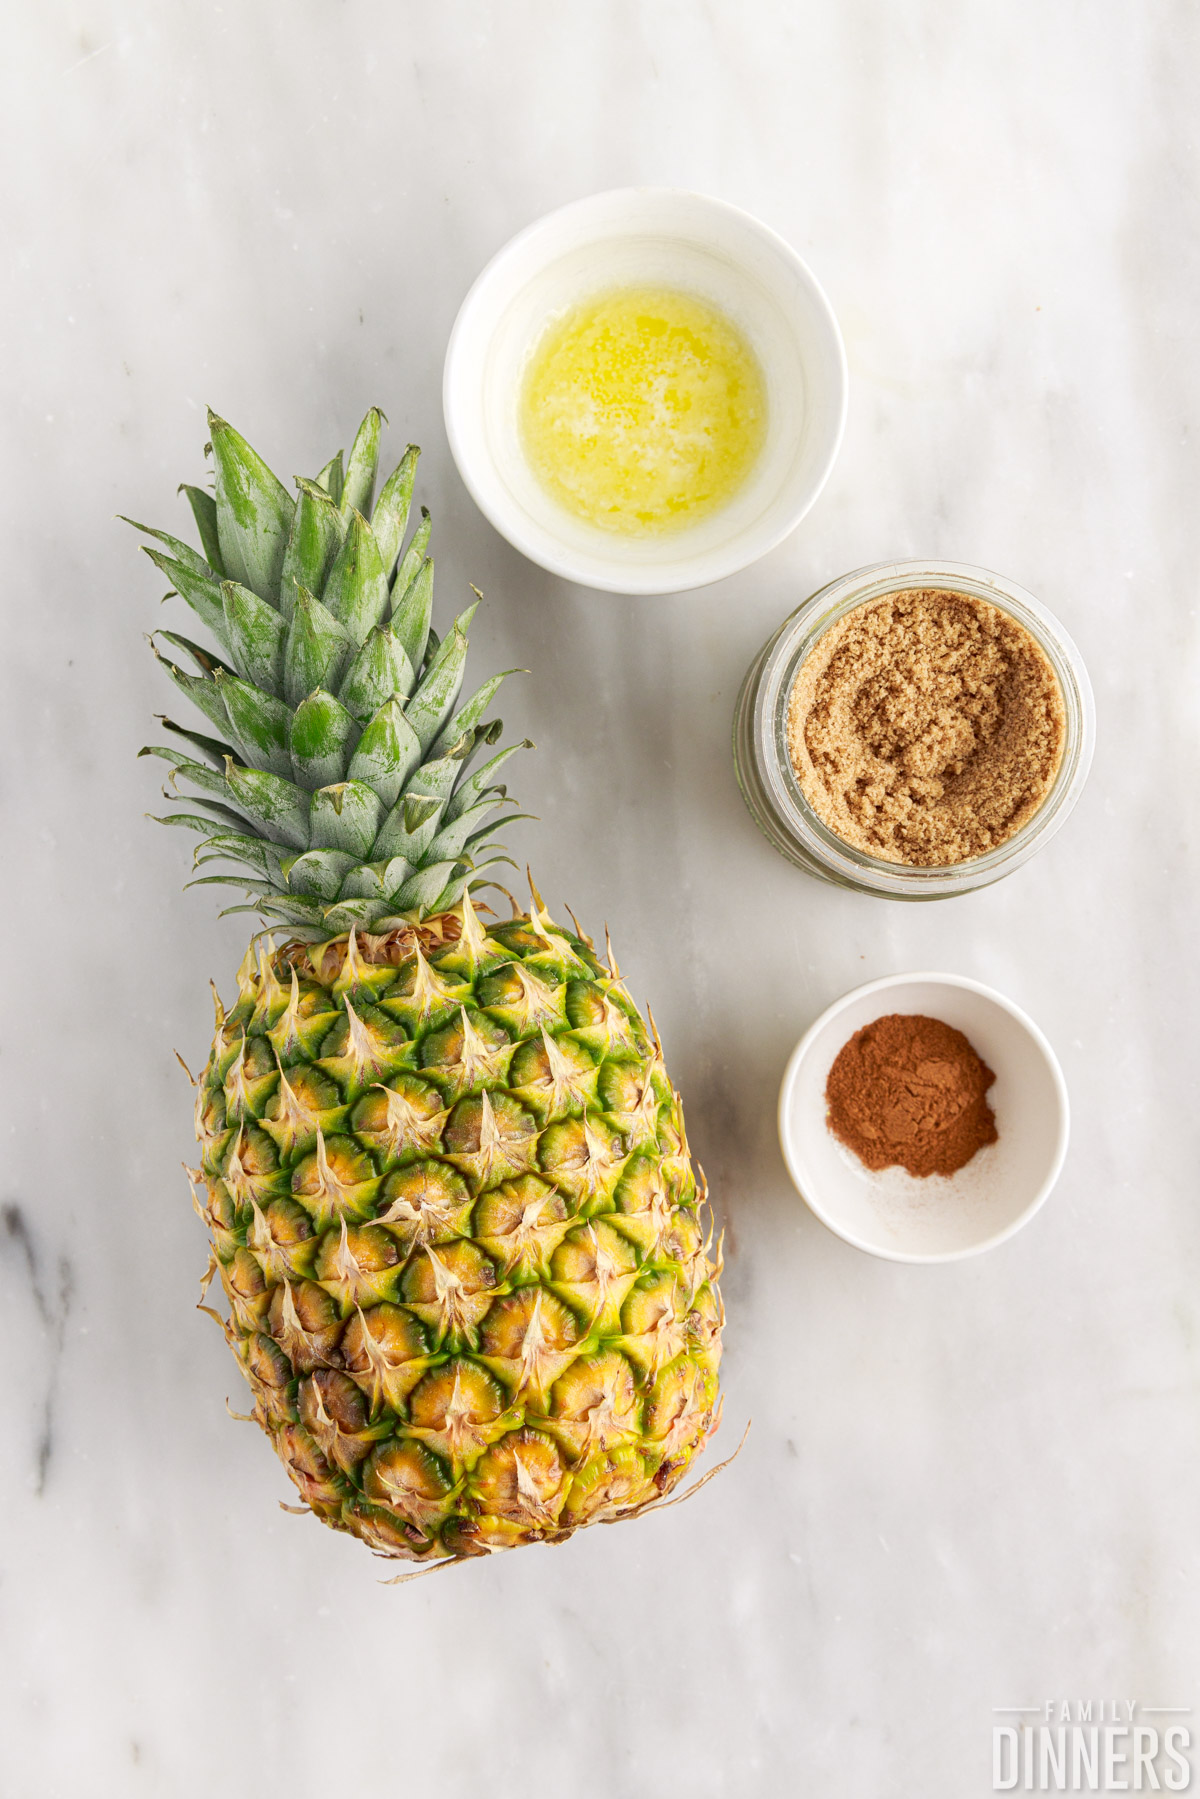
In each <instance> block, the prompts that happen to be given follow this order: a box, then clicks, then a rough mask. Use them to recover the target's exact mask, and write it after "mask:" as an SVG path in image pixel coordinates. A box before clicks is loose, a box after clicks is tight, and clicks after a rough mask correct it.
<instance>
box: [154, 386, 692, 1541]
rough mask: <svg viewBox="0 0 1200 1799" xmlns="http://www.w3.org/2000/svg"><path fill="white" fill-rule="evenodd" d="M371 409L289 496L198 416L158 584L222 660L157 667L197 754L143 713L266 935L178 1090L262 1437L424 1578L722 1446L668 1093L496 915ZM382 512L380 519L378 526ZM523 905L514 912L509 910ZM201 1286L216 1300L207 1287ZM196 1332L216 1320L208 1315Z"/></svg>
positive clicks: (463, 762) (580, 1516) (528, 920)
mask: <svg viewBox="0 0 1200 1799" xmlns="http://www.w3.org/2000/svg"><path fill="white" fill-rule="evenodd" d="M381 422H382V415H381V414H380V413H379V412H378V411H377V410H372V411H371V412H369V413H368V414H367V416H366V418H365V419H364V421H363V423H362V426H361V427H360V429H359V432H358V435H357V437H356V439H355V442H354V447H353V449H352V450H351V453H350V456H349V459H348V461H347V463H346V465H345V469H344V472H343V464H342V457H341V455H340V453H339V455H338V456H336V457H335V458H334V459H333V460H332V461H331V462H330V463H329V464H327V466H326V467H325V469H323V470H322V472H321V474H320V475H319V476H318V477H317V478H316V480H315V481H309V480H305V479H303V478H298V479H297V481H296V487H297V499H296V500H295V502H293V501H292V499H291V498H290V496H289V495H288V494H287V492H286V491H285V489H284V488H283V486H282V485H281V483H280V482H279V481H278V480H277V479H276V478H275V476H274V475H273V474H272V473H271V472H270V470H269V469H268V468H267V467H266V465H265V463H264V462H263V461H262V460H261V458H259V457H258V456H257V455H256V454H255V452H254V451H253V450H252V449H251V448H250V446H249V445H248V444H247V443H246V442H245V440H244V439H243V438H241V437H240V436H239V435H238V433H237V432H236V431H234V430H233V429H232V428H231V427H230V426H229V425H227V424H226V423H225V422H224V421H223V420H221V419H219V418H216V417H215V416H213V415H211V414H210V426H211V431H212V444H211V449H212V455H213V462H214V468H215V477H216V478H215V495H214V494H210V493H208V492H207V491H206V490H204V489H202V488H197V487H187V488H186V491H187V494H188V497H189V500H190V502H191V505H192V509H193V512H194V515H195V519H196V524H197V526H198V529H199V534H200V539H201V544H202V549H203V553H202V554H201V553H198V552H197V551H196V550H194V549H192V548H190V547H189V546H188V545H186V544H184V543H182V542H180V541H178V540H177V539H175V538H173V537H171V536H169V535H168V534H167V533H165V532H161V531H151V530H150V529H149V527H146V526H139V527H138V529H139V530H142V531H144V532H146V534H147V535H149V536H151V537H153V538H155V539H156V540H157V541H158V543H160V544H162V545H164V546H165V553H164V551H162V550H158V549H149V550H148V554H149V555H150V556H151V557H152V559H153V560H154V561H155V562H156V564H157V565H158V567H159V568H160V569H161V570H162V571H163V572H164V573H165V574H166V575H167V576H168V578H169V579H170V581H171V582H172V586H173V589H174V591H176V592H178V593H179V594H181V595H182V596H183V598H184V599H185V600H186V601H187V602H188V604H189V605H190V606H191V607H192V609H193V611H195V612H196V613H197V614H198V616H199V617H200V619H201V620H202V621H203V623H204V624H205V625H206V627H207V628H208V630H209V631H210V633H211V634H212V635H213V636H214V637H215V638H216V639H217V642H218V643H219V645H220V653H219V654H216V653H214V652H213V651H211V650H209V649H205V648H203V647H201V646H199V645H197V644H194V643H192V642H191V641H190V640H188V639H187V638H184V637H180V636H177V635H176V634H174V633H172V632H163V633H161V637H162V638H163V640H164V641H165V642H166V643H167V644H168V645H169V646H170V649H171V651H179V652H182V653H183V654H184V655H186V657H187V658H188V659H189V660H190V661H191V663H192V664H193V666H194V668H195V670H196V672H195V673H194V674H192V673H187V672H185V671H184V670H182V669H181V668H180V667H179V666H178V665H177V663H176V662H175V661H173V660H172V659H171V658H170V656H169V655H162V652H156V653H159V654H160V655H162V659H163V661H164V663H165V666H166V668H167V672H168V674H169V675H170V677H171V679H172V680H173V681H174V682H175V684H176V686H177V687H179V688H180V689H181V690H182V692H183V693H184V694H185V695H186V696H187V698H188V699H189V700H191V701H192V702H193V703H194V705H196V706H197V707H198V708H199V710H200V711H201V712H202V713H203V714H204V715H205V718H206V719H207V720H208V721H209V723H210V724H212V725H214V726H215V727H216V729H217V730H218V731H219V732H220V733H221V736H220V738H219V739H214V738H212V737H209V736H208V735H206V734H202V733H200V732H196V731H192V730H188V729H185V728H183V727H181V726H179V725H176V724H173V723H172V722H171V721H170V720H167V719H164V720H163V724H164V726H165V728H166V729H167V730H168V731H170V732H171V733H172V734H173V735H174V736H176V737H177V738H179V739H181V740H182V742H183V743H184V744H185V745H187V746H190V747H191V748H194V749H195V750H196V751H198V752H199V756H200V758H202V759H200V760H197V759H196V758H195V757H192V756H189V755H188V754H186V753H181V752H180V751H177V750H175V749H172V748H166V747H155V748H152V749H150V750H148V751H145V752H143V753H144V754H152V755H158V756H162V757H164V758H165V759H166V760H167V761H168V762H170V763H171V765H172V771H173V775H172V779H173V781H174V779H176V778H182V779H183V780H185V781H187V782H188V783H189V785H190V786H192V787H193V788H195V789H197V790H198V793H199V796H200V797H199V798H197V799H196V800H194V802H193V803H194V805H195V806H196V807H197V808H199V810H198V811H189V812H181V813H174V814H171V815H170V816H169V817H168V818H167V819H165V820H164V821H163V822H165V823H172V824H180V825H183V826H185V827H188V828H190V829H192V830H195V831H198V832H199V833H200V834H201V837H202V842H201V844H200V846H199V849H198V851H197V855H196V860H197V863H198V864H207V863H209V862H212V861H214V860H220V859H224V860H226V861H229V862H233V863H238V864H241V865H242V869H243V872H241V873H238V874H223V875H208V876H204V877H202V879H203V880H206V881H209V882H217V883H226V884H230V885H233V886H236V887H239V888H242V889H244V890H245V891H246V892H247V893H248V894H249V895H250V896H252V898H253V904H252V905H248V906H244V907H233V908H231V910H234V911H257V912H259V913H260V914H261V915H262V917H263V918H264V919H266V920H268V921H272V922H276V921H278V922H282V923H284V924H286V925H289V926H291V927H293V934H292V935H291V936H290V937H289V940H288V941H286V942H285V943H283V944H282V945H281V946H278V947H277V946H276V943H275V941H274V939H273V938H272V937H270V936H266V937H264V936H263V935H259V936H258V937H257V938H256V939H255V940H254V941H252V943H251V945H250V948H249V949H248V950H247V954H246V958H245V960H244V961H243V964H242V967H241V970H240V971H239V974H238V998H237V1002H236V1004H235V1005H234V1006H233V1008H232V1010H231V1011H229V1012H228V1013H226V1012H225V1011H224V1009H223V1008H222V1006H221V1004H220V1001H218V1002H217V1029H216V1035H215V1037H214V1040H213V1046H212V1052H211V1055H210V1057H209V1061H208V1064H207V1066H206V1068H205V1070H204V1073H203V1075H202V1077H201V1079H200V1081H199V1083H198V1091H197V1099H196V1132H197V1137H198V1139H199V1142H200V1144H201V1146H202V1162H201V1167H200V1168H199V1169H197V1170H194V1171H192V1180H193V1197H194V1201H195V1204H196V1209H197V1211H198V1212H199V1213H200V1215H201V1217H202V1218H203V1219H204V1221H205V1223H206V1224H207V1225H208V1227H209V1229H210V1232H211V1236H212V1259H211V1261H210V1267H209V1275H208V1280H211V1278H212V1276H213V1275H214V1274H216V1275H219V1277H220V1281H221V1284H222V1286H223V1288H224V1290H225V1294H226V1298H227V1300H228V1316H227V1318H222V1319H221V1323H222V1327H223V1329H224V1331H225V1333H226V1336H227V1338H228V1340H229V1343H230V1345H231V1347H232V1348H233V1350H234V1353H235V1355H236V1356H237V1358H238V1361H239V1363H240V1365H241V1368H242V1372H243V1374H244V1375H245V1377H246V1380H247V1382H248V1383H249V1386H250V1389H251V1392H252V1394H253V1397H254V1411H253V1416H254V1417H255V1419H257V1421H258V1423H259V1424H260V1425H261V1426H262V1428H263V1429H264V1430H265V1431H267V1432H268V1434H269V1435H270V1436H271V1438H272V1440H273V1442H274V1445H275V1448H276V1451H277V1452H278V1454H279V1456H280V1458H281V1460H282V1461H283V1463H284V1466H285V1467H286V1468H287V1471H288V1473H289V1474H290V1475H291V1478H292V1480H293V1481H294V1482H295V1484H296V1486H297V1487H298V1488H299V1490H300V1493H301V1495H302V1496H303V1498H304V1500H305V1502H306V1504H307V1506H308V1507H309V1508H310V1509H311V1510H312V1511H313V1512H315V1513H316V1515H317V1516H318V1517H320V1518H322V1519H323V1520H324V1521H325V1522H326V1523H328V1524H331V1525H333V1526H334V1527H335V1528H336V1529H340V1530H348V1531H351V1532H353V1533H354V1534H355V1535H356V1536H359V1537H362V1538H363V1539H364V1541H366V1542H367V1543H368V1544H370V1545H371V1547H372V1548H374V1549H375V1550H377V1551H378V1552H379V1553H381V1554H383V1555H387V1556H397V1557H404V1558H407V1559H413V1560H424V1561H428V1562H431V1563H432V1562H438V1561H441V1560H445V1559H454V1558H459V1557H462V1556H465V1555H471V1554H479V1553H485V1552H489V1551H493V1550H496V1549H503V1548H508V1547H510V1546H512V1545H515V1544H518V1543H524V1542H531V1541H536V1540H545V1541H561V1540H563V1539H565V1538H566V1537H567V1536H569V1535H570V1534H571V1532H572V1531H574V1530H575V1529H577V1528H578V1527H579V1526H580V1525H583V1524H589V1523H593V1522H596V1521H598V1520H608V1519H615V1518H620V1517H624V1516H632V1515H633V1514H635V1513H637V1512H638V1511H640V1510H641V1509H643V1508H644V1507H645V1506H647V1505H649V1504H652V1503H654V1502H655V1501H656V1500H658V1499H659V1498H660V1497H661V1496H662V1495H665V1494H666V1493H668V1492H669V1491H670V1490H671V1488H672V1487H673V1486H675V1484H676V1483H677V1482H678V1480H679V1479H680V1477H681V1476H682V1474H683V1473H684V1471H685V1469H686V1468H687V1467H688V1465H689V1463H690V1462H691V1461H692V1460H693V1458H694V1457H695V1456H696V1455H697V1453H698V1452H699V1451H700V1449H701V1448H702V1447H703V1445H704V1443H705V1442H706V1440H707V1438H708V1436H709V1435H710V1433H711V1432H712V1430H713V1429H714V1428H715V1423H716V1420H717V1416H718V1412H719V1408H718V1405H717V1366H718V1362H719V1359H720V1331H721V1325H722V1322H723V1318H722V1312H721V1302H720V1296H719V1293H718V1290H717V1284H716V1282H717V1274H718V1272H719V1267H718V1266H714V1264H713V1262H712V1261H710V1259H709V1255H708V1249H709V1241H708V1238H707V1237H706V1235H705V1233H704V1229H703V1226H702V1220H701V1212H702V1208H703V1202H704V1194H703V1192H698V1191H697V1186H696V1180H695V1177H694V1175H693V1170H692V1165H691V1161H690V1158H689V1155H688V1149H687V1142H686V1138H685V1135H684V1128H683V1118H682V1113H681V1110H680V1104H679V1099H678V1096H677V1095H676V1093H675V1092H674V1090H673V1088H672V1086H671V1084H670V1081H669V1079H668V1077H667V1074H666V1071H665V1069H664V1067H663V1063H662V1055H661V1049H660V1045H659V1042H658V1038H657V1034H655V1033H654V1032H653V1030H652V1029H651V1030H650V1031H647V1028H646V1026H645V1025H644V1024H643V1022H642V1019H641V1018H640V1016H639V1014H638V1012H637V1010H636V1008H635V1007H634V1005H633V1003H632V1001H631V1000H630V998H629V996H628V994H627V992H626V990H625V988H624V987H623V985H622V984H621V981H620V978H619V975H618V972H617V969H616V967H615V965H614V964H613V962H612V958H611V952H610V954H609V956H608V959H607V962H606V963H605V962H602V961H601V960H600V959H599V958H598V957H597V955H596V953H595V950H594V946H593V944H592V942H591V941H590V939H588V938H586V937H584V936H583V935H582V934H581V933H579V932H578V931H575V932H569V931H566V930H564V929H562V928H561V927H560V926H558V925H556V924H554V923H552V921H551V920H550V918H549V917H548V916H547V914H546V912H545V910H544V908H543V906H542V903H541V901H540V899H539V897H538V895H537V893H536V890H533V900H532V904H531V906H530V909H529V912H528V914H527V915H521V914H517V915H516V916H514V917H513V918H512V919H511V920H510V921H508V922H506V923H503V924H501V923H497V922H493V921H490V920H487V919H485V914H486V913H487V908H486V907H485V908H483V911H482V913H481V911H480V910H479V909H477V907H476V906H475V905H474V904H473V903H472V899H471V890H472V889H476V890H477V889H478V888H479V887H480V886H481V885H490V884H491V883H489V882H486V881H484V880H482V878H481V877H482V876H483V874H484V871H485V870H487V869H488V868H490V867H492V866H493V864H494V863H495V862H496V861H498V860H501V859H503V858H501V857H500V856H499V855H492V854H490V853H489V852H490V851H491V850H492V849H494V848H495V847H496V846H494V845H491V844H489V843H487V841H486V839H487V837H488V834H489V832H490V830H491V829H492V828H493V824H489V822H488V820H489V819H492V816H493V814H494V813H495V811H496V809H497V807H498V806H500V805H502V804H505V803H507V797H506V793H505V789H504V787H503V786H502V785H500V784H499V783H498V782H497V780H496V776H497V773H498V770H499V769H500V767H501V765H502V764H503V762H504V761H505V759H506V758H507V757H508V756H509V755H511V754H512V748H517V747H529V746H528V745H526V746H519V745H518V746H512V748H510V749H506V750H500V751H498V752H497V753H496V754H494V755H493V756H492V757H491V758H490V760H488V761H486V762H485V763H484V765H483V766H482V767H481V768H480V769H479V770H478V772H477V773H475V774H473V775H468V773H467V770H468V767H469V765H470V763H471V761H472V759H473V758H474V757H475V756H476V755H477V754H478V752H479V751H480V749H482V748H485V747H491V746H492V745H493V744H494V743H495V742H496V740H497V739H498V737H499V735H500V730H501V726H500V723H499V721H498V720H496V721H487V720H485V713H486V710H487V707H488V705H489V703H490V701H491V699H492V696H493V695H494V693H495V691H496V689H497V688H498V686H499V685H500V681H501V680H502V679H503V676H494V677H492V678H491V679H490V680H489V681H487V682H485V684H484V685H483V687H482V688H480V689H479V691H478V692H477V693H476V694H475V695H474V696H473V697H472V698H471V699H469V700H468V701H467V702H466V703H465V704H464V705H461V706H459V705H458V704H457V701H458V694H459V688H460V685H461V682H462V675H463V665H464V662H465V658H466V649H467V639H466V630H467V626H468V624H469V622H470V618H471V614H472V612H473V611H474V608H473V607H472V608H470V609H468V611H466V612H464V613H463V614H462V615H461V616H460V617H459V618H458V619H457V620H456V621H455V623H454V625H453V627H452V628H451V630H450V632H449V634H448V636H447V637H446V638H445V639H443V640H440V641H439V639H438V638H437V636H436V634H435V633H434V632H433V631H432V630H431V628H430V613H431V602H432V593H433V564H432V562H431V561H430V560H429V559H428V558H427V557H426V555H425V549H426V546H427V543H428V537H429V519H428V514H427V513H423V514H422V521H421V523H420V525H419V526H418V527H417V529H416V531H415V533H414V534H413V537H412V540H411V542H410V543H409V545H408V547H407V549H405V550H404V551H403V553H402V554H401V546H402V544H403V540H404V536H405V531H406V525H407V519H408V511H409V502H410V498H411V494H412V487H413V477H414V474H415V470H416V461H417V451H416V449H415V448H414V447H413V446H411V445H410V446H409V448H408V449H407V450H406V451H405V454H404V456H403V457H402V459H401V461H400V463H399V465H398V467H397V468H396V470H395V471H394V473H393V474H392V475H391V477H390V478H389V479H388V481H387V482H386V483H385V484H384V487H383V489H382V492H381V493H380V496H379V498H378V500H377V501H376V502H375V504H374V507H373V508H372V496H373V493H374V488H375V478H376V465H377V457H378V445H379V435H380V426H381ZM368 518H369V522H368ZM515 911H516V908H515V907H514V912H515ZM206 1286H207V1281H206ZM218 1316H219V1314H218Z"/></svg>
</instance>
